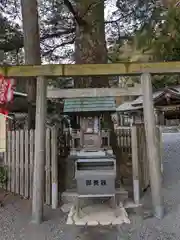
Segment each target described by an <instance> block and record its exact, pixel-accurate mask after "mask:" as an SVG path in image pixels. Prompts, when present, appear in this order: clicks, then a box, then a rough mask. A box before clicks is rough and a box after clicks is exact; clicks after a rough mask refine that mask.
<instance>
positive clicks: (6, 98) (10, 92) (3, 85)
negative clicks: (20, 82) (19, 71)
mask: <svg viewBox="0 0 180 240" xmlns="http://www.w3.org/2000/svg"><path fill="white" fill-rule="evenodd" d="M13 96H14V79H10V78H5V77H4V76H3V75H0V105H3V106H2V107H1V108H0V114H3V115H6V116H7V115H8V110H7V109H6V107H5V106H6V104H7V103H9V102H11V101H12V100H13Z"/></svg>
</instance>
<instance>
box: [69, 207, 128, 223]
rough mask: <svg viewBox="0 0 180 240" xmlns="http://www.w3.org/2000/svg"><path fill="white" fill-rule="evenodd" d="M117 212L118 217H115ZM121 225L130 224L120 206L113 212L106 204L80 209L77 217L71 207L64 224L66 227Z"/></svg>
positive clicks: (73, 208)
mask: <svg viewBox="0 0 180 240" xmlns="http://www.w3.org/2000/svg"><path fill="white" fill-rule="evenodd" d="M117 211H118V217H116V214H117ZM123 223H128V224H130V220H129V218H128V215H127V212H126V210H125V208H124V207H122V204H121V205H120V206H119V207H118V209H116V210H115V209H113V208H111V207H110V206H109V205H108V204H107V203H103V204H94V205H89V206H86V207H84V208H82V209H80V211H79V215H77V212H76V209H75V206H74V205H73V206H72V208H71V210H70V212H69V215H68V218H67V222H66V224H68V225H77V226H97V225H102V226H109V225H121V224H123Z"/></svg>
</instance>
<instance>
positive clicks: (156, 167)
mask: <svg viewBox="0 0 180 240" xmlns="http://www.w3.org/2000/svg"><path fill="white" fill-rule="evenodd" d="M179 72H180V62H162V63H116V64H82V65H78V64H67V65H60V64H59V65H40V66H11V67H9V66H8V67H1V68H0V74H3V75H5V76H11V77H19V76H23V77H31V76H33V77H37V98H36V135H35V165H34V185H33V207H32V217H33V222H35V223H40V222H42V217H43V180H44V173H43V169H44V152H45V144H44V139H45V116H46V97H47V96H46V95H47V94H46V84H44V82H47V81H46V77H50V76H61V77H69V76H71V77H75V76H76V77H77V76H105V75H106V76H108V75H109V76H111V75H119V76H122V75H141V88H139V87H137V88H136V87H135V88H129V89H120V88H118V89H117V88H108V89H107V88H103V89H102V88H101V89H92V88H91V89H81V90H80V89H73V90H72V89H70V90H60V91H58V92H56V93H55V92H54V93H52V94H54V96H55V95H56V96H57V94H58V97H66V98H72V97H75V96H76V97H81V96H82V97H90V96H91V97H95V96H99V97H100V96H126V95H143V106H144V122H145V131H146V139H147V142H148V156H149V171H150V185H151V193H152V202H153V207H154V215H155V216H156V217H157V218H162V217H163V215H164V209H163V201H162V194H161V169H160V159H159V154H158V149H157V144H156V133H155V116H154V112H153V102H152V84H151V75H150V74H165V73H171V74H172V73H179ZM54 171H55V169H54ZM135 180H136V179H135ZM53 186H54V190H53V192H52V195H54V194H55V193H57V184H55V183H54V185H53ZM56 205H57V199H56V201H55V202H54V207H56Z"/></svg>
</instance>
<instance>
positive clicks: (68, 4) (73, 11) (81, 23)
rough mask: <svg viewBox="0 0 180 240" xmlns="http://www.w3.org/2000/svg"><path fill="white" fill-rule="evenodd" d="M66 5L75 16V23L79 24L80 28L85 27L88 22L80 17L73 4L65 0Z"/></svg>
mask: <svg viewBox="0 0 180 240" xmlns="http://www.w3.org/2000/svg"><path fill="white" fill-rule="evenodd" d="M64 4H65V6H66V7H67V8H68V10H69V11H70V12H71V13H72V15H73V16H74V19H75V21H76V22H77V24H78V25H79V26H85V25H87V23H86V21H85V20H84V19H83V18H82V17H80V16H79V14H78V12H77V11H75V10H74V8H73V6H72V4H71V2H70V1H69V0H64Z"/></svg>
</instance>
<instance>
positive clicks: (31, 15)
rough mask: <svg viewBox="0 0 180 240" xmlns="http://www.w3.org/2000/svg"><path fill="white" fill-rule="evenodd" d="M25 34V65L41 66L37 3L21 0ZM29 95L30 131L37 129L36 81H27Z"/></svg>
mask: <svg viewBox="0 0 180 240" xmlns="http://www.w3.org/2000/svg"><path fill="white" fill-rule="evenodd" d="M21 8H22V19H23V32H24V50H25V64H27V65H40V64H41V54H40V46H39V42H40V37H39V24H38V12H37V2H36V1H31V0H21ZM27 93H28V120H27V121H28V129H31V128H33V129H34V128H35V114H36V107H35V101H36V79H35V78H30V79H28V81H27Z"/></svg>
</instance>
